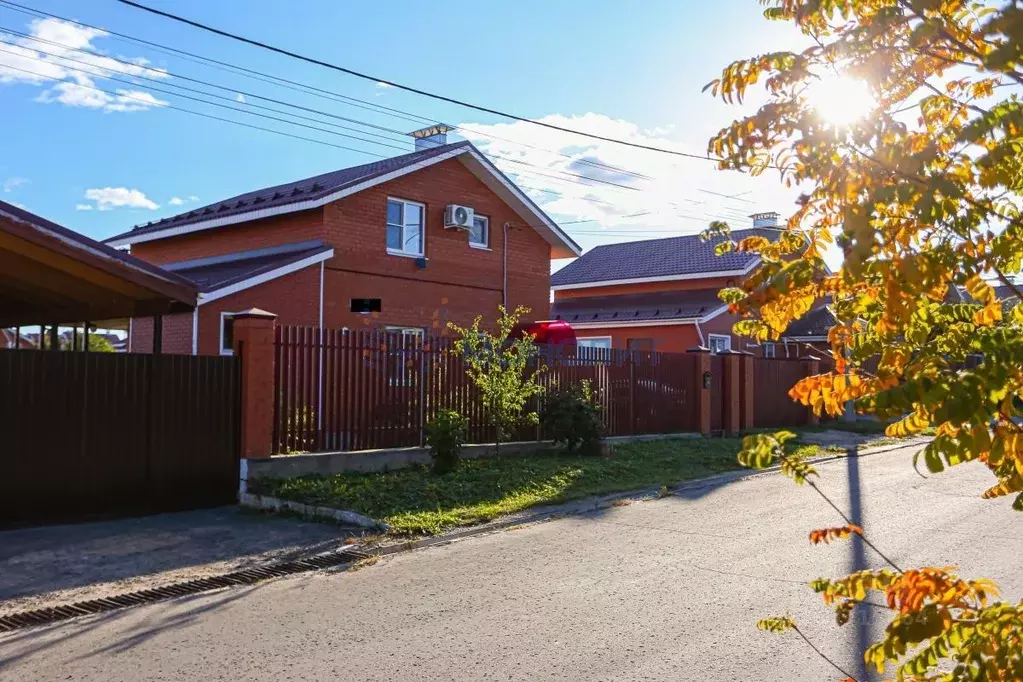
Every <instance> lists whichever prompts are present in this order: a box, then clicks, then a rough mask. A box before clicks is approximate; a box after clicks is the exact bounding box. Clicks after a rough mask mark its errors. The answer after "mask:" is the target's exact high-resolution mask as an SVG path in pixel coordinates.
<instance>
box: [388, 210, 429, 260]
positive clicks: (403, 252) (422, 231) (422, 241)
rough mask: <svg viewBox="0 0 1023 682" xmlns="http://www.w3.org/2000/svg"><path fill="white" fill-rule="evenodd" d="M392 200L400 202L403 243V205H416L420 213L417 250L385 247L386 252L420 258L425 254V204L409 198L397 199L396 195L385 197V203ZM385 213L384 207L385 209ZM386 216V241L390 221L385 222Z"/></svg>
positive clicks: (402, 240)
mask: <svg viewBox="0 0 1023 682" xmlns="http://www.w3.org/2000/svg"><path fill="white" fill-rule="evenodd" d="M392 201H394V202H396V203H399V204H401V243H402V245H403V246H404V244H405V206H406V205H409V206H418V207H419V210H420V215H421V216H422V223H421V224H420V226H419V251H418V252H412V251H406V250H405V249H404V248H401V249H392V248H391V247H389V246H388V247H387V253H388V254H389V255H391V256H402V257H404V258H422V257H423V256H425V255H426V204H424V203H422V202H419V201H412V200H411V199H399V198H398V197H387V203H388V204H390V203H391V202H392ZM385 213H386V209H385ZM387 219H388V217H387V216H386V215H385V216H384V220H385V222H384V242H385V244H386V242H387V227H388V226H389V225H391V223H390V222H386V221H387Z"/></svg>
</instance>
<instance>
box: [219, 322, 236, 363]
mask: <svg viewBox="0 0 1023 682" xmlns="http://www.w3.org/2000/svg"><path fill="white" fill-rule="evenodd" d="M235 315H237V313H220V354H221V355H234V316H235Z"/></svg>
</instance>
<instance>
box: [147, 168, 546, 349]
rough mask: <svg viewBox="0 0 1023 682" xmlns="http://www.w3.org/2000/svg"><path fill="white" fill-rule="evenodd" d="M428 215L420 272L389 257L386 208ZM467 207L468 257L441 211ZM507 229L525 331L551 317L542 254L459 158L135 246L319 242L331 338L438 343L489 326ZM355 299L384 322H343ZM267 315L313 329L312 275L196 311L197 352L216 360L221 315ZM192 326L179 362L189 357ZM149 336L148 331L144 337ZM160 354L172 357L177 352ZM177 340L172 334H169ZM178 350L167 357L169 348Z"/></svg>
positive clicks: (537, 240)
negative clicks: (407, 207)
mask: <svg viewBox="0 0 1023 682" xmlns="http://www.w3.org/2000/svg"><path fill="white" fill-rule="evenodd" d="M388 197H394V198H398V199H407V200H411V201H416V202H419V203H422V204H425V205H426V218H425V222H426V232H425V239H424V250H425V254H426V258H427V263H426V267H425V268H421V267H419V266H418V265H417V263H416V259H414V258H405V257H402V256H394V255H390V254H388V253H387V229H386V225H387V198H388ZM448 204H464V205H467V206H471V207H473V208H474V209H476V211H477V213H479V214H480V215H484V216H486V217H488V218H489V220H490V243H489V248H487V249H477V248H472V247H470V246H469V241H468V235H467V233H466V232H464V231H461V230H448V229H445V228H444V208H445V207H446V206H447V205H448ZM505 223H508V225H509V229H508V241H507V252H508V253H507V255H508V280H507V281H508V305H509V307H510V308H514V307H515V306H518V305H524V306H526V307H528V308H530V311H531V312H530V313H529V314H528V315H527V316H526V318H525V320H527V321H529V320H540V319H548V318H549V317H550V253H551V249H550V245H549V244H548V243H547V242H546V241H545V240H544V239H543V237H541V236H540V235H539V234H538V233H537V232H536V231H535V230H534V229H533V228H531V227H529V225H528V224H527V223H526V222H525V221H523V220H522V218H520V217H519V216H518V214H516V213H515V212H514V211H512V209H511V208H509V207H508V206H507V205H506V204H505V203H504V202H503V201H502V200H501V199H500V197H498V196H497V195H496V194H494V193H493V192H492V191H491V190H490V189H489V188H488V187H487V186H486V185H485V184H483V182H481V181H480V180H479V179H478V178H477V177H476V176H475V175H473V174H472V173H471V172H470V171H469V170H468V169H467V168H465V166H463V165H462V164H461V162H460V161H458V160H457V159H449V160H447V161H443V162H441V163H438V164H436V165H435V166H431V167H429V168H427V169H424V170H422V171H418V172H415V173H411V174H409V175H406V176H404V177H401V178H398V179H396V180H392V181H391V182H387V183H383V184H381V185H379V186H377V187H373V188H370V189H368V190H365V191H363V192H359V193H358V194H354V195H352V196H349V197H345V198H344V199H341V200H339V201H337V202H334V203H333V204H330V205H328V206H325V207H323V208H322V209H313V210H310V211H304V212H302V213H294V214H288V215H285V216H279V217H274V218H267V219H264V220H260V221H255V222H252V223H245V224H240V225H232V226H227V227H223V228H218V229H213V230H205V231H202V232H196V233H192V234H188V235H182V236H180V237H173V238H170V239H163V240H159V241H155V242H145V243H142V244H136V245H134V246H133V247H132V253H133V254H134V255H135V256H138V257H140V258H143V259H145V260H148V261H150V262H152V263H156V264H158V265H159V264H164V263H169V262H176V261H183V260H192V259H196V258H202V257H206V256H216V255H223V254H226V253H233V252H237V251H245V250H249V249H256V248H263V247H267V246H273V245H278V244H287V243H293V242H299V241H305V240H309V239H323V240H324V241H326V242H327V243H329V244H332V245H333V246H334V252H335V256H334V258H332V259H331V260H329V261H327V263H326V264H325V276H324V291H325V295H324V310H325V312H324V316H325V324H326V325H327V326H328V327H335V328H336V327H343V326H348V327H351V328H358V327H364V326H382V325H397V326H415V327H424V328H427V329H429V330H431V331H434V332H441V331H443V330H445V329H446V325H447V322H448V321H454V322H455V323H457V324H460V325H463V326H464V325H466V324H468V323H469V322H470V321H471V320H472V318H473V317H474V316H475V315H478V314H482V315H484V317H485V318H487V319H489V320H492V319H494V317H495V316H496V314H497V306H498V304H500V303H501V300H502V285H503V277H502V267H503V262H504V255H505V243H504V230H503V226H504V224H505ZM352 298H379V299H381V306H382V309H381V312H380V313H379V314H374V315H370V316H364V315H359V314H357V313H352V312H351V299H352ZM253 307H256V308H263V309H265V310H268V311H270V312H273V313H276V314H277V315H278V321H279V322H280V323H281V324H307V325H315V324H318V322H319V268H318V267H312V268H308V269H306V270H303V271H301V272H300V273H296V274H295V275H289V276H287V277H284V278H281V279H280V280H274V281H273V282H269V283H266V284H262V285H260V286H258V287H254V288H252V289H248V290H245V291H242V292H238V293H237V294H233V295H231V296H229V297H226V298H224V299H221V300H218V301H215V302H213V303H210V304H207V305H204V306H202V307H201V308H200V315H199V351H200V352H201V353H204V354H205V353H218V352H219V338H220V312H222V311H229V312H230V311H235V310H242V309H246V308H253ZM139 324H140V330H139V333H138V334H135V335H133V337H137V339H138V341H139V348H138V349H136V348H135V345H134V344H133V346H132V348H133V350H140V349H142V348H146V349H148V348H151V347H152V341H151V338H152V332H151V323H148V322H145V321H139ZM190 324H191V323H190V322H189V328H188V330H187V331H188V343H187V351H180V352H190V351H191V326H190ZM147 325H149V326H148V327H147ZM164 333H165V337H164V338H165V341H164V350H165V352H179V351H178V350H177V349H178V348H179V347H183V346H179V345H178V342H177V341H174V342H173V345H168V339H169V333H170V330H169V329H168V324H167V321H166V320H165V322H164ZM175 333H176V332H175ZM172 347H173V348H174V349H175V350H173V351H172V350H170V348H172Z"/></svg>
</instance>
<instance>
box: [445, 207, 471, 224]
mask: <svg viewBox="0 0 1023 682" xmlns="http://www.w3.org/2000/svg"><path fill="white" fill-rule="evenodd" d="M474 214H475V211H473V210H472V209H471V208H469V207H468V206H459V205H457V204H451V205H450V206H448V207H447V208H445V209H444V227H453V228H455V229H458V230H468V229H471V228H472V218H473V215H474Z"/></svg>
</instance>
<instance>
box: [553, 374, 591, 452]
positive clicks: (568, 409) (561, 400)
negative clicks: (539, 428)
mask: <svg viewBox="0 0 1023 682" xmlns="http://www.w3.org/2000/svg"><path fill="white" fill-rule="evenodd" d="M543 428H544V431H545V432H546V433H547V435H549V436H550V437H551V438H552V439H553V440H554V442H555V443H564V444H565V447H566V449H567V450H569V451H570V452H571V451H573V450H576V449H577V448H578V449H581V450H583V451H585V452H587V453H590V454H597V453H598V452H599V451H600V448H599V447H598V446H599V443H600V438H601V436H603V435H604V424H603V422H601V420H600V405H599V404H598V403H597V402H596V400H595V399H594V397H593V391H592V390H591V389H590V382H588V381H581V382H579V383H577V384H573V385H571V386H568V387H566V388H563V389H561V390H560V391H558V392H556V393H553V394H551V395H550V396H549V397H548V398H547V406H546V409H545V410H544V415H543Z"/></svg>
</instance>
